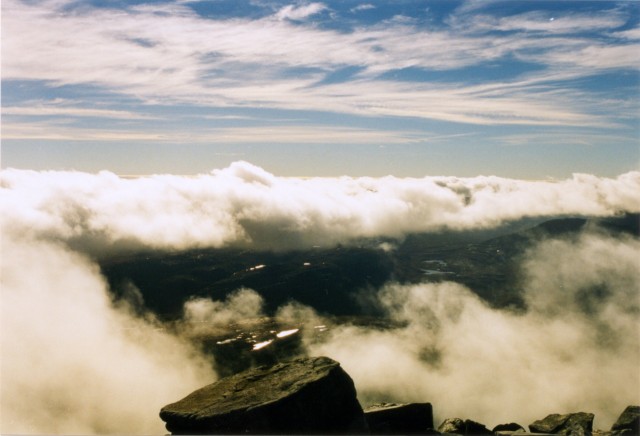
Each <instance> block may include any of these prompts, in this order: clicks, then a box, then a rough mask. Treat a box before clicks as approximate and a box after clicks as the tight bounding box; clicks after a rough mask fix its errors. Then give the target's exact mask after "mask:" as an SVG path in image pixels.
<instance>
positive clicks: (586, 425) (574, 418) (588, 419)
mask: <svg viewBox="0 0 640 436" xmlns="http://www.w3.org/2000/svg"><path fill="white" fill-rule="evenodd" d="M593 418H594V415H593V413H584V412H578V413H568V414H566V415H559V414H557V413H554V414H551V415H548V416H547V417H546V418H544V419H540V420H538V421H535V422H533V423H532V424H529V430H531V432H532V433H550V434H560V435H566V436H583V435H591V433H592V431H593Z"/></svg>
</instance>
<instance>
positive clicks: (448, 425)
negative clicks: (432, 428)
mask: <svg viewBox="0 0 640 436" xmlns="http://www.w3.org/2000/svg"><path fill="white" fill-rule="evenodd" d="M438 431H439V432H440V433H451V434H462V435H481V434H493V433H492V432H491V430H489V429H488V428H487V427H485V426H484V425H482V424H480V423H479V422H475V421H472V420H470V419H465V420H464V421H463V420H462V419H460V418H448V419H445V420H444V421H443V422H442V424H440V426H439V427H438Z"/></svg>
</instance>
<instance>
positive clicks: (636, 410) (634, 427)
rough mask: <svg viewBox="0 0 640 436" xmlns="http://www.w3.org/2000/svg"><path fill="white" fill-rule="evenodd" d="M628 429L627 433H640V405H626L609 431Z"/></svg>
mask: <svg viewBox="0 0 640 436" xmlns="http://www.w3.org/2000/svg"><path fill="white" fill-rule="evenodd" d="M623 430H630V433H629V434H640V406H627V408H626V409H624V412H622V414H621V415H620V417H619V418H618V420H617V421H616V422H615V424H613V426H612V427H611V431H623Z"/></svg>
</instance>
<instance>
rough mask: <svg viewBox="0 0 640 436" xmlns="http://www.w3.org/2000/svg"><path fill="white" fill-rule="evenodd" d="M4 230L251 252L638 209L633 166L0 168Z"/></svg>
mask: <svg viewBox="0 0 640 436" xmlns="http://www.w3.org/2000/svg"><path fill="white" fill-rule="evenodd" d="M0 183H1V186H2V191H1V197H0V202H1V207H2V211H3V214H2V222H3V227H4V228H5V229H6V231H7V232H8V233H11V234H20V235H29V236H30V237H33V238H35V239H38V240H40V239H43V240H56V241H62V242H65V243H68V244H71V245H72V246H74V247H84V248H83V249H85V250H89V251H91V247H92V246H94V247H96V249H98V250H100V251H101V252H104V250H105V248H108V247H111V248H112V249H116V248H117V247H119V246H120V247H126V246H131V247H134V248H135V247H137V248H144V247H147V248H151V249H186V248H195V247H223V246H229V245H232V246H252V247H257V248H262V249H276V250H278V249H289V248H304V247H311V246H313V245H324V246H327V245H332V244H336V243H341V242H348V241H350V240H353V239H356V238H362V237H402V236H404V235H406V234H407V233H410V232H422V231H433V230H439V229H445V228H447V229H470V228H487V227H492V226H496V225H499V224H501V223H503V222H505V221H508V220H516V219H519V218H522V217H528V216H533V217H535V216H556V215H567V214H583V215H596V216H607V215H613V214H615V213H618V212H621V211H639V210H640V199H638V196H637V192H638V191H639V189H640V173H638V172H630V173H627V174H623V175H620V176H619V177H617V178H615V179H609V178H598V177H595V176H590V175H585V174H577V175H574V176H573V177H572V178H571V179H567V180H562V181H521V180H513V179H503V178H498V177H476V178H467V179H464V178H455V177H425V178H419V179H418V178H395V177H384V178H367V177H363V178H348V177H344V178H337V179H329V178H314V179H300V178H282V177H276V176H274V175H273V174H270V173H268V172H266V171H264V170H263V169H261V168H259V167H256V166H253V165H251V164H249V163H246V162H236V163H234V164H232V165H231V166H230V167H228V168H226V169H222V170H215V171H213V172H212V173H210V174H205V175H200V176H196V177H179V176H170V175H158V176H152V177H144V178H138V179H124V178H120V177H118V176H116V175H114V174H112V173H109V172H101V173H99V174H87V173H78V172H40V173H38V172H32V171H20V170H6V171H3V173H2V175H1V179H0Z"/></svg>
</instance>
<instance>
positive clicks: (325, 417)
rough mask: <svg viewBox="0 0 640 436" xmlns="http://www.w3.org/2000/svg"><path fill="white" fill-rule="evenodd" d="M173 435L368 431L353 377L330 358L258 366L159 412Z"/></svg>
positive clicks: (196, 392) (197, 392) (213, 384)
mask: <svg viewBox="0 0 640 436" xmlns="http://www.w3.org/2000/svg"><path fill="white" fill-rule="evenodd" d="M160 418H162V420H163V421H165V422H166V427H167V430H169V431H170V432H171V433H173V434H203V433H208V434H240V433H242V434H274V433H278V434H302V433H305V434H310V433H311V434H314V433H315V434H339V433H365V432H366V431H367V427H366V422H365V419H364V413H363V411H362V407H361V406H360V403H359V402H358V400H357V398H356V390H355V387H354V385H353V380H351V377H349V375H348V374H347V373H346V372H345V371H344V370H343V369H342V368H341V367H340V364H339V363H338V362H336V361H334V360H331V359H329V358H328V357H313V358H300V359H296V360H292V361H289V362H283V363H278V364H276V365H273V366H260V367H257V368H254V369H250V370H247V371H244V372H242V373H239V374H235V375H232V376H230V377H226V378H223V379H221V380H219V381H217V382H215V383H212V384H210V385H208V386H205V387H203V388H201V389H198V390H197V391H194V392H192V393H191V394H189V395H187V396H186V397H185V398H183V399H182V400H180V401H178V402H176V403H172V404H169V405H167V406H165V407H163V408H162V410H161V411H160Z"/></svg>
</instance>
